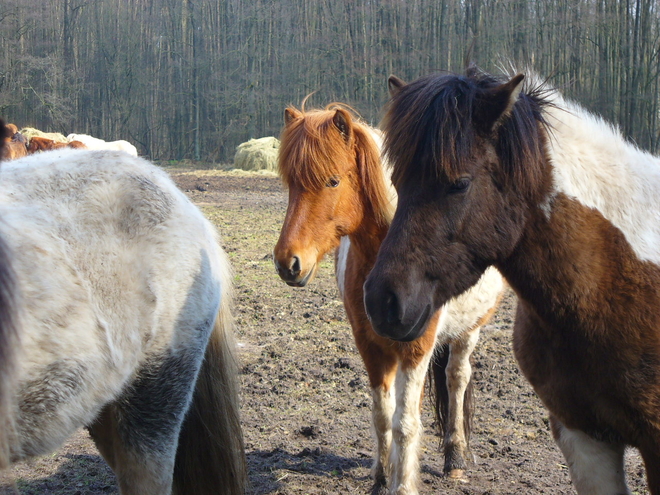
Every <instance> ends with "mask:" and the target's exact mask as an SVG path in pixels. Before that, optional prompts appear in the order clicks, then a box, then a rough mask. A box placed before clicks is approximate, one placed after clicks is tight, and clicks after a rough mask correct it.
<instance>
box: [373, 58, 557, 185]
mask: <svg viewBox="0 0 660 495" xmlns="http://www.w3.org/2000/svg"><path fill="white" fill-rule="evenodd" d="M508 80H509V78H506V77H496V76H492V75H490V74H487V73H485V72H482V71H481V70H479V69H477V68H475V67H471V68H470V69H468V71H467V72H466V74H465V75H458V74H453V73H439V74H432V75H429V76H426V77H422V78H420V79H417V80H415V81H413V82H411V83H410V84H407V85H406V86H404V87H403V88H402V89H401V90H400V91H399V92H398V93H397V94H395V95H394V96H393V98H392V100H391V101H390V103H389V106H388V110H387V113H386V115H385V119H384V123H383V125H384V131H385V153H386V154H387V156H388V158H389V159H390V163H391V164H392V166H393V174H392V180H393V181H394V184H395V185H396V184H400V183H402V182H408V181H409V180H414V181H427V180H437V179H444V180H449V181H455V180H456V179H458V177H459V176H460V174H461V173H464V172H465V171H466V170H469V167H468V164H469V163H470V161H471V160H473V158H474V157H473V153H474V146H475V144H476V139H477V137H478V136H481V137H483V138H487V139H488V138H491V139H494V143H495V146H496V151H497V154H498V156H499V157H500V160H501V161H502V164H503V166H504V168H505V171H506V176H508V177H509V178H511V179H512V180H514V181H516V182H517V181H519V180H525V179H523V177H522V176H521V173H522V170H521V167H522V165H523V163H529V161H530V160H531V161H533V162H535V163H536V162H538V160H540V159H541V158H542V157H543V156H544V142H545V132H544V131H545V129H546V128H547V123H546V121H545V119H544V116H543V110H544V108H545V107H546V106H548V105H552V103H550V99H549V93H550V92H551V91H553V90H552V89H548V88H546V87H544V85H543V84H537V86H536V87H534V88H527V89H525V90H523V91H522V92H521V93H520V95H519V97H518V100H517V102H516V104H515V105H514V106H513V108H512V110H511V113H510V115H509V116H508V117H507V118H506V119H504V120H503V121H502V122H501V124H500V125H499V126H498V127H497V131H496V132H493V131H492V127H491V126H489V127H488V128H485V127H484V126H483V122H484V121H487V120H488V119H487V118H486V119H484V118H483V116H482V114H483V113H484V112H486V111H487V108H486V107H487V103H486V104H485V102H486V101H487V97H488V95H489V90H492V89H494V88H496V87H497V86H500V85H501V84H503V83H506V82H507V81H508ZM528 173H529V170H526V171H525V174H528ZM528 179H529V177H528ZM532 180H533V179H532Z"/></svg>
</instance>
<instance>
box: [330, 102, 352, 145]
mask: <svg viewBox="0 0 660 495" xmlns="http://www.w3.org/2000/svg"><path fill="white" fill-rule="evenodd" d="M351 122H352V120H351V114H349V113H348V112H347V111H346V110H344V109H343V108H338V109H336V110H335V114H334V116H333V117H332V123H333V124H335V127H336V128H337V129H339V132H341V135H342V136H343V137H344V139H345V140H346V141H348V140H349V139H350V137H351Z"/></svg>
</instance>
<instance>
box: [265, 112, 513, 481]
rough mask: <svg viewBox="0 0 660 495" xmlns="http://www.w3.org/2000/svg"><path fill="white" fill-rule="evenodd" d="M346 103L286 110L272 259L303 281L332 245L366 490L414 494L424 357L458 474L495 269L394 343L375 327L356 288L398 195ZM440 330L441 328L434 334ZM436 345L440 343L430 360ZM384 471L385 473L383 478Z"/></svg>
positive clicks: (494, 296) (289, 278)
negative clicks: (364, 451) (360, 384)
mask: <svg viewBox="0 0 660 495" xmlns="http://www.w3.org/2000/svg"><path fill="white" fill-rule="evenodd" d="M347 108H348V107H346V106H345V105H342V104H331V105H329V106H328V107H326V108H325V109H324V110H312V111H305V110H304V104H303V109H302V111H300V110H297V109H295V108H292V107H290V108H287V109H286V110H285V127H284V130H283V132H282V137H281V145H280V154H279V162H278V167H279V173H280V175H281V177H282V179H283V181H284V183H285V185H286V186H287V188H288V191H289V203H288V208H287V213H286V218H285V220H284V224H283V226H282V230H281V234H280V238H279V240H278V242H277V245H276V246H275V249H274V261H275V265H276V267H277V271H278V273H279V275H280V277H281V278H282V279H283V280H284V281H285V282H287V284H289V285H291V286H294V287H302V286H305V285H306V284H307V283H309V282H310V281H311V280H312V279H313V277H314V275H315V273H316V271H317V268H318V266H319V262H320V260H321V259H322V258H323V256H324V255H325V254H326V253H328V252H330V251H332V250H334V249H336V248H338V249H337V250H336V252H335V273H336V278H337V284H338V286H339V291H340V293H341V297H342V299H343V302H344V307H345V309H346V313H347V315H348V319H349V321H350V324H351V328H352V331H353V336H354V338H355V343H356V346H357V348H358V350H359V352H360V355H361V357H362V360H363V361H364V364H365V367H366V370H367V374H368V376H369V383H370V385H371V390H372V397H373V408H372V422H373V426H374V429H375V436H376V443H377V450H376V452H375V456H374V465H373V470H372V471H373V473H372V474H373V477H374V486H373V493H383V492H384V491H385V490H386V487H387V484H388V483H389V491H390V493H393V494H394V493H397V494H415V493H417V485H418V475H419V465H418V464H419V461H418V452H417V451H418V444H419V440H420V437H421V432H422V427H421V418H420V407H421V399H422V393H423V386H424V379H425V376H426V374H427V370H428V369H429V362H430V361H431V362H432V363H433V364H432V368H433V371H434V375H435V380H434V382H435V387H436V398H437V403H436V409H437V408H438V407H440V410H443V411H444V414H440V418H439V423H440V426H441V428H442V429H443V431H444V442H443V448H444V453H445V466H444V470H445V472H446V473H448V474H449V475H450V476H452V477H456V478H462V477H463V475H464V470H465V469H466V467H467V466H466V461H467V457H468V453H469V450H468V441H469V433H470V431H469V419H470V416H471V409H470V401H469V400H467V399H469V397H470V393H469V391H470V389H471V387H470V386H469V385H470V383H471V374H472V373H471V366H470V355H471V354H472V352H473V350H474V347H475V345H476V343H477V340H478V337H479V329H480V327H481V325H483V324H484V323H485V322H486V321H487V320H488V319H489V318H490V315H491V314H492V313H493V312H494V311H495V308H496V305H497V302H498V300H499V297H500V294H501V292H502V290H503V281H502V277H501V276H500V275H499V273H497V271H496V270H494V269H491V270H489V271H488V273H487V274H486V275H484V277H483V278H482V279H481V280H480V281H479V282H477V283H476V285H475V287H474V288H473V289H471V290H469V291H467V292H466V293H465V294H464V295H462V296H460V297H458V298H456V299H454V300H452V301H451V302H449V303H448V304H447V305H446V307H445V308H444V309H443V310H441V311H435V312H434V314H433V315H431V320H430V323H428V324H425V326H424V329H423V331H421V332H420V338H418V339H417V340H415V341H411V342H405V343H403V342H402V343H395V342H393V341H391V340H389V339H387V338H383V337H381V336H379V335H377V334H376V333H375V332H374V331H373V329H372V327H371V325H370V323H369V320H368V318H367V316H366V313H365V309H364V303H363V294H362V286H363V283H364V281H365V279H366V277H367V274H368V273H369V271H370V270H371V267H372V265H373V264H374V262H375V260H376V254H377V252H378V249H379V247H380V243H381V241H382V239H383V238H384V237H385V234H386V233H387V231H388V228H389V223H390V219H391V216H392V212H393V209H394V206H395V204H396V193H395V192H394V190H393V188H392V187H390V178H389V175H388V173H387V172H386V170H384V166H383V164H382V162H381V158H380V143H381V136H380V133H379V131H377V130H376V129H373V128H371V127H369V126H368V125H366V124H365V123H363V122H361V121H360V120H358V119H356V118H354V117H353V116H352V115H351V112H349V111H348V109H347ZM438 336H440V337H439V338H438ZM434 349H436V350H437V351H438V353H437V355H436V359H435V360H432V359H431V358H432V356H433V353H434ZM388 478H389V480H388Z"/></svg>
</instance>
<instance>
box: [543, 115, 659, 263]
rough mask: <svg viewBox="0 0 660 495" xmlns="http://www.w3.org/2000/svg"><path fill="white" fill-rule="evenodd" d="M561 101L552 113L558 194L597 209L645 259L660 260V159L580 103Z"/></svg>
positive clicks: (550, 150) (551, 154)
mask: <svg viewBox="0 0 660 495" xmlns="http://www.w3.org/2000/svg"><path fill="white" fill-rule="evenodd" d="M562 103H563V107H564V108H563V109H561V108H554V109H553V108H551V109H549V110H548V112H547V114H548V121H549V123H550V125H551V126H552V129H553V130H552V132H551V133H550V136H549V137H550V139H549V142H548V144H549V146H548V153H549V157H550V162H551V164H552V173H553V182H554V194H555V195H556V194H561V193H564V194H566V195H567V196H570V197H574V198H575V199H576V200H577V201H579V202H580V203H581V204H583V205H584V206H587V207H590V208H593V209H596V210H598V211H599V212H600V213H601V214H602V215H603V216H604V217H605V218H606V219H607V220H608V221H609V222H610V223H612V225H614V226H615V227H617V228H618V229H619V230H621V231H622V232H623V233H624V235H625V237H626V239H627V241H628V242H629V243H630V245H631V246H632V248H633V249H634V251H635V252H636V253H637V255H638V257H639V258H640V259H642V260H650V261H653V262H655V263H660V223H659V222H658V221H657V219H658V218H660V158H658V157H656V156H653V155H651V154H649V153H646V152H643V151H641V150H639V149H638V148H637V147H635V146H633V145H631V144H630V143H628V142H627V141H626V140H625V139H624V138H623V137H622V136H621V134H620V132H619V131H618V130H617V129H616V128H614V127H612V126H611V125H609V124H608V123H606V122H604V121H603V120H602V119H600V118H598V117H595V116H593V115H591V114H589V113H588V112H587V111H586V110H584V109H582V108H581V107H579V106H577V105H574V104H570V103H566V102H562ZM552 198H553V195H551V196H550V197H549V198H548V203H547V205H549V204H550V203H551V201H552ZM548 212H549V214H550V215H551V214H552V211H551V209H548Z"/></svg>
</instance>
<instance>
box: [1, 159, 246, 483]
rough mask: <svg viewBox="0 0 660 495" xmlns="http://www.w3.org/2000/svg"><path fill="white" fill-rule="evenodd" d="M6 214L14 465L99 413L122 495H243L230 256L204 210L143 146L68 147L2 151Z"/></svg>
mask: <svg viewBox="0 0 660 495" xmlns="http://www.w3.org/2000/svg"><path fill="white" fill-rule="evenodd" d="M0 218H1V219H2V221H1V222H0V260H2V261H1V262H0V377H1V378H2V380H1V381H2V385H1V387H2V388H1V389H0V393H1V395H0V408H2V416H1V418H2V428H1V429H0V463H1V464H2V465H3V467H5V466H6V465H7V464H8V463H9V462H16V461H20V460H23V459H28V458H31V457H34V456H39V455H43V454H47V453H49V452H51V451H52V450H54V449H56V448H57V447H59V446H60V445H61V444H62V443H63V442H64V441H65V440H66V438H67V437H69V436H70V435H71V434H72V433H74V432H75V431H76V430H77V429H78V428H80V427H83V426H84V427H87V428H88V430H89V432H90V434H91V436H92V438H93V440H94V442H95V443H96V445H97V447H98V449H99V451H100V452H101V454H102V455H103V457H104V458H105V460H106V461H107V462H108V464H109V465H110V467H111V468H112V469H113V470H114V472H115V474H116V476H117V482H118V485H119V490H120V493H121V494H122V495H129V494H135V495H168V494H170V493H175V494H181V495H182V494H192V493H194V494H208V495H211V494H215V493H218V490H221V491H222V493H227V494H233V495H242V494H243V493H244V491H245V481H246V480H245V478H246V470H245V458H244V448H243V439H242V433H241V428H240V422H239V416H238V410H239V404H238V390H237V388H238V387H237V383H236V362H235V356H234V352H235V349H234V348H235V345H234V340H233V334H232V330H233V319H232V316H231V311H230V309H231V292H232V280H231V270H230V267H229V262H228V260H227V257H226V255H225V254H224V252H223V251H222V249H221V247H220V244H219V239H218V236H217V234H216V232H215V229H214V228H213V227H212V226H211V224H210V223H209V222H208V221H207V220H206V219H205V218H204V217H203V215H202V214H201V212H200V211H199V210H198V209H197V208H196V207H195V206H194V205H193V204H192V203H191V202H190V201H189V200H188V199H187V198H186V196H185V195H184V194H183V193H182V192H180V191H179V190H178V189H177V188H176V186H175V185H174V183H173V182H172V181H171V180H170V179H169V177H168V176H167V174H166V173H164V172H163V171H162V170H159V169H158V168H156V167H154V166H153V165H151V164H149V163H147V162H146V161H144V160H142V159H139V158H134V157H131V156H130V155H128V154H126V153H123V152H115V151H101V152H99V151H71V150H61V151H51V152H49V153H43V154H38V155H31V156H28V157H26V158H22V159H19V160H14V161H12V162H5V163H2V166H1V167H0ZM3 454H4V457H2V455H3Z"/></svg>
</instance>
